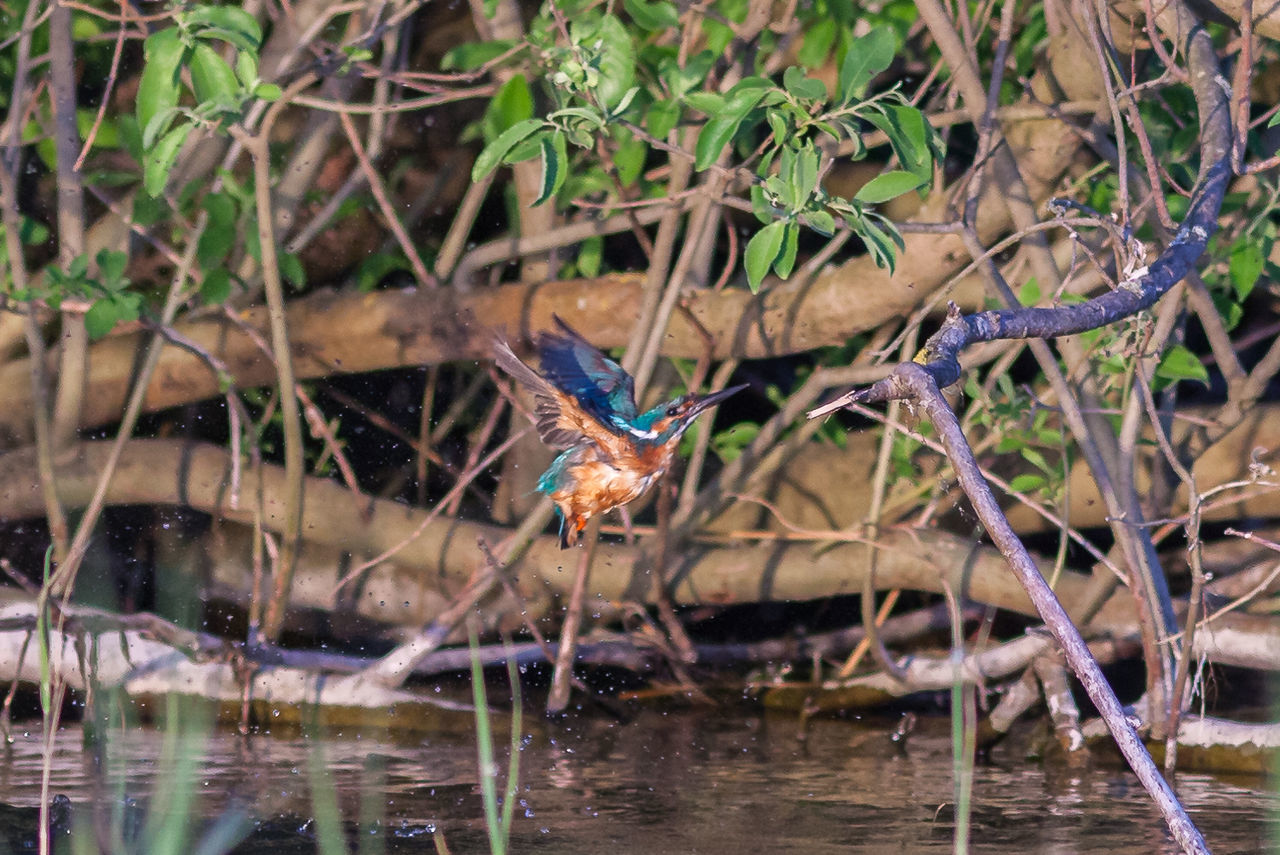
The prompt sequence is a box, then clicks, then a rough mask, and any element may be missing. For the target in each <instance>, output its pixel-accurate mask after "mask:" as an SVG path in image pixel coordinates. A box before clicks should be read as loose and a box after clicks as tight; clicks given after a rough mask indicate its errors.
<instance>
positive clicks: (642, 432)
mask: <svg viewBox="0 0 1280 855" xmlns="http://www.w3.org/2000/svg"><path fill="white" fill-rule="evenodd" d="M745 388H747V386H746V384H745V383H744V384H743V385H741V386H731V387H729V388H728V389H722V390H720V391H719V392H712V393H711V394H710V395H681V396H680V397H679V398H675V399H673V400H671V401H667V402H666V403H665V404H661V405H659V406H657V407H654V408H653V409H652V410H649V411H648V412H646V413H643V414H641V416H640V418H639V419H637V425H636V428H637V429H636V430H633V431H632V432H633V433H635V434H636V435H637V436H638V437H640V438H642V439H645V440H648V441H650V442H654V443H658V444H666V443H668V442H671V441H672V440H675V439H677V438H679V436H680V435H681V434H682V433H684V432H685V430H686V429H688V427H689V425H691V424H693V420H694V419H696V418H697V417H698V416H700V415H702V414H703V413H705V412H706V411H707V410H709V409H711V408H712V407H714V406H715V405H716V404H719V403H720V402H721V401H723V400H725V399H726V398H728V397H729V396H731V395H735V394H737V393H738V392H741V391H742V390H743V389H745Z"/></svg>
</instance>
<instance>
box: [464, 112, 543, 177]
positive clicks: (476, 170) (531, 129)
mask: <svg viewBox="0 0 1280 855" xmlns="http://www.w3.org/2000/svg"><path fill="white" fill-rule="evenodd" d="M541 127H542V120H541V119H525V120H524V121H521V122H516V123H515V124H514V125H512V126H511V127H509V128H507V129H506V130H505V131H503V132H502V134H500V135H499V136H498V138H497V139H495V140H494V141H493V142H491V143H489V144H488V145H487V146H485V147H484V150H483V151H481V152H480V156H479V157H477V158H476V162H475V165H474V166H472V167H471V180H472V181H479V180H481V179H482V178H484V177H485V176H487V175H488V174H489V173H490V172H492V171H493V170H494V169H496V168H497V167H498V164H500V163H502V161H503V159H504V158H506V156H507V155H508V154H509V153H510V152H511V149H513V148H515V146H516V145H517V144H518V143H520V142H523V141H524V140H525V139H527V138H528V137H530V136H531V135H533V134H534V133H535V132H536V131H537V130H538V129H539V128H541Z"/></svg>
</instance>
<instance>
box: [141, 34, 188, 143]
mask: <svg viewBox="0 0 1280 855" xmlns="http://www.w3.org/2000/svg"><path fill="white" fill-rule="evenodd" d="M143 53H144V55H145V58H146V63H145V64H144V65H143V67H142V79H141V80H140V81H139V83H138V95H137V98H136V103H135V108H136V111H137V115H138V127H140V128H144V129H145V128H146V127H147V126H148V125H149V124H150V123H151V120H152V119H153V118H154V117H155V116H156V115H157V114H159V113H163V112H165V111H167V110H170V109H172V108H174V107H176V106H177V105H178V95H179V90H178V74H179V72H180V71H181V70H182V66H183V64H184V60H185V59H186V54H187V46H186V45H185V44H183V43H182V40H181V39H180V38H179V37H178V30H177V28H176V27H169V28H168V29H164V30H160V31H159V32H157V33H153V34H151V35H150V36H147V40H146V42H145V43H144V46H143Z"/></svg>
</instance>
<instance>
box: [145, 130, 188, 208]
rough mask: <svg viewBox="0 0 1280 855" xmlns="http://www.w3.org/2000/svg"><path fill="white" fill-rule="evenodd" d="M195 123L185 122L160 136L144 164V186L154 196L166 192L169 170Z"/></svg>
mask: <svg viewBox="0 0 1280 855" xmlns="http://www.w3.org/2000/svg"><path fill="white" fill-rule="evenodd" d="M193 127H194V126H193V125H189V124H186V123H183V124H181V125H178V126H177V127H176V128H174V129H172V130H171V131H169V132H168V133H166V134H165V135H164V136H163V137H161V138H160V141H159V142H158V143H156V146H155V148H154V149H152V151H151V152H150V154H149V156H148V157H147V158H146V160H145V162H144V163H143V166H142V173H143V175H142V186H143V189H144V190H146V191H147V193H149V194H150V195H152V196H159V195H160V194H161V193H163V192H164V185H165V184H166V183H168V181H169V170H170V169H172V168H173V163H174V161H176V160H177V159H178V151H179V150H180V149H181V148H182V144H183V143H184V142H186V141H187V134H189V133H191V129H192V128H193Z"/></svg>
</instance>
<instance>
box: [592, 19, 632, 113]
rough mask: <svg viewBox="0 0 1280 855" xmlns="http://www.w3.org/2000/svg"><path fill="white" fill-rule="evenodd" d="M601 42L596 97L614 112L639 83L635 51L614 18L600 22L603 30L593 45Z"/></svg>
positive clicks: (624, 30)
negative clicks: (629, 90)
mask: <svg viewBox="0 0 1280 855" xmlns="http://www.w3.org/2000/svg"><path fill="white" fill-rule="evenodd" d="M597 39H598V40H599V42H600V67H599V68H600V82H599V84H598V85H597V86H596V96H597V97H598V98H599V99H600V103H601V104H603V105H604V106H605V107H606V108H607V109H613V108H614V107H616V106H617V105H618V103H619V102H620V101H621V100H622V97H623V96H624V95H626V94H627V90H628V89H630V88H631V87H632V86H633V85H635V82H636V47H635V45H634V44H633V43H632V41H631V33H630V31H628V30H627V27H626V25H625V24H623V23H622V21H620V20H619V19H618V18H617V16H615V15H605V16H604V17H603V18H601V19H600V27H599V29H597V30H596V32H595V33H594V37H593V38H592V39H591V41H593V42H594V41H596V40H597Z"/></svg>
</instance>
